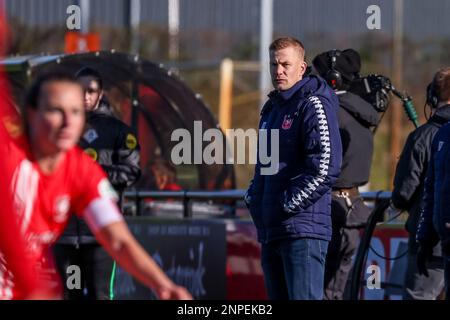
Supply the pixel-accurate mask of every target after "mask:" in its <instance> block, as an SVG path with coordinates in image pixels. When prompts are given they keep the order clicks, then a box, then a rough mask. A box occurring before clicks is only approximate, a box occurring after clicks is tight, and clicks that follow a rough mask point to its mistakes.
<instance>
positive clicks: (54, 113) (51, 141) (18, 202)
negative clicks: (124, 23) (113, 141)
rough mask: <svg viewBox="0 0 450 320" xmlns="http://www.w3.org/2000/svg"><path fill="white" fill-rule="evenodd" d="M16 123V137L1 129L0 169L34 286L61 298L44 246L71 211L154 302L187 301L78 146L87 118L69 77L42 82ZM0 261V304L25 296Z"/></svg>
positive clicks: (48, 77) (41, 79)
mask: <svg viewBox="0 0 450 320" xmlns="http://www.w3.org/2000/svg"><path fill="white" fill-rule="evenodd" d="M2 108H3V110H1V111H0V112H1V114H2V118H3V119H5V118H8V119H12V118H11V117H8V116H5V115H6V114H7V113H8V112H9V114H13V112H11V110H12V109H13V107H12V105H11V104H3V106H2ZM6 108H9V109H8V110H7V109H6ZM22 118H23V129H24V130H23V133H22V134H20V132H21V131H20V130H11V128H17V125H18V124H17V123H13V122H10V123H9V124H6V125H5V124H4V126H5V127H6V128H8V127H9V130H7V131H9V132H8V134H7V137H6V139H3V140H4V141H2V143H0V153H1V154H4V155H8V156H7V157H6V158H7V159H6V160H7V161H5V162H4V163H3V164H2V166H3V168H2V170H3V171H4V172H5V173H6V180H5V181H6V182H7V184H6V185H7V186H8V188H9V189H10V190H12V191H13V196H14V199H13V205H14V214H15V215H16V218H17V221H19V228H20V232H21V234H22V235H23V237H24V239H25V245H26V250H27V253H28V255H29V256H30V259H31V260H32V261H37V263H36V265H35V267H36V270H37V273H38V275H39V277H38V279H39V281H40V283H45V286H46V288H50V289H51V290H53V292H54V293H55V295H56V296H60V294H61V284H60V280H59V277H58V275H57V273H56V271H55V268H54V265H53V259H52V256H51V254H50V250H49V248H50V246H51V245H52V244H53V243H54V242H55V240H56V239H57V238H58V237H59V236H60V234H61V233H62V231H63V230H64V227H65V226H66V224H67V221H68V218H69V215H70V213H71V212H77V213H79V214H80V216H82V217H83V218H84V219H85V220H86V222H87V223H88V225H89V227H90V228H91V230H92V231H93V233H94V235H95V236H96V238H97V239H98V241H99V242H100V243H101V244H102V245H103V246H104V247H105V249H106V250H107V251H108V253H109V254H110V255H111V256H112V257H113V258H114V259H115V260H116V261H117V263H118V264H119V265H121V266H122V267H123V268H124V269H125V270H126V271H127V272H129V273H130V274H132V275H133V276H135V277H136V278H137V279H138V280H140V281H141V282H142V283H144V284H145V285H147V286H148V287H150V288H152V289H153V290H154V291H155V293H156V294H157V295H158V296H159V298H161V299H189V298H191V296H190V295H189V293H188V292H187V291H186V290H185V289H184V288H182V287H179V286H177V285H175V284H174V283H173V282H172V281H171V280H170V279H169V278H168V277H167V276H166V275H165V274H164V273H163V272H162V270H161V269H160V268H159V267H158V266H157V265H156V263H155V262H154V261H153V259H151V258H150V257H149V256H148V255H147V253H146V252H145V251H144V249H143V248H142V247H141V246H140V245H139V244H138V243H137V242H136V240H135V239H134V237H133V236H132V235H131V233H130V231H129V230H128V228H127V226H126V224H125V222H124V221H123V218H122V215H121V214H120V213H119V210H118V208H117V206H116V204H115V200H116V194H115V192H114V190H113V188H112V187H111V185H110V184H109V182H108V179H107V178H106V176H105V174H104V172H103V171H102V170H101V168H100V167H99V166H98V165H97V164H96V163H95V162H94V161H93V160H92V159H91V158H90V157H89V156H87V155H86V154H84V153H83V152H82V150H81V149H79V148H78V147H76V144H77V142H78V140H79V138H80V135H81V133H82V130H83V126H84V121H85V114H84V107H83V90H82V88H81V86H80V85H79V84H78V82H77V81H76V80H75V79H74V78H73V76H72V75H70V74H68V73H65V72H61V71H53V72H49V73H47V74H45V75H42V76H40V77H39V78H38V79H37V80H36V81H35V83H34V84H33V85H32V87H31V88H30V90H29V92H28V94H27V97H26V102H25V105H24V109H23V111H22ZM14 131H15V132H14ZM11 133H12V134H11ZM14 134H15V136H14ZM3 262H4V263H0V269H2V270H4V272H2V273H0V298H2V299H13V298H21V297H24V293H23V292H21V291H20V290H21V288H20V286H17V285H16V283H17V281H15V280H14V279H15V278H14V277H11V273H10V272H9V271H10V262H9V261H8V260H7V259H6V261H3Z"/></svg>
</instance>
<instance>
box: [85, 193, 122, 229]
mask: <svg viewBox="0 0 450 320" xmlns="http://www.w3.org/2000/svg"><path fill="white" fill-rule="evenodd" d="M83 217H84V219H85V220H86V223H87V224H88V226H89V228H90V229H91V231H92V232H93V233H95V232H97V231H99V230H101V229H102V228H104V227H106V226H107V225H110V224H112V223H114V222H119V221H123V216H122V214H121V213H120V212H119V209H118V208H117V205H116V204H115V203H114V202H113V201H112V200H111V199H108V198H104V197H102V198H96V199H94V200H92V201H91V202H90V203H89V205H88V206H87V207H86V209H84V212H83Z"/></svg>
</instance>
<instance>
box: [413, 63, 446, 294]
mask: <svg viewBox="0 0 450 320" xmlns="http://www.w3.org/2000/svg"><path fill="white" fill-rule="evenodd" d="M441 74H442V72H441ZM434 81H435V82H437V85H436V87H437V88H439V92H438V93H437V94H438V96H439V97H440V101H439V106H447V105H448V106H450V74H449V73H448V71H447V74H446V75H444V74H442V76H441V79H436V78H435V80H434ZM449 163H450V123H447V124H445V125H444V126H443V127H442V128H441V129H439V131H438V132H437V133H436V135H435V137H434V139H433V144H432V146H431V159H430V163H429V165H428V170H427V177H426V179H425V186H424V192H423V203H422V211H421V215H420V219H419V226H418V229H417V235H416V240H417V243H418V245H419V246H418V250H417V269H418V271H419V274H423V275H425V276H426V277H428V276H429V274H428V270H427V262H429V261H431V260H432V256H433V248H434V246H436V244H437V243H438V242H439V240H441V247H442V256H443V258H444V281H445V295H446V299H447V300H450V210H449V208H450V197H449V194H450V170H449V168H448V164H449Z"/></svg>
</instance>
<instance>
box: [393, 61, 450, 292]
mask: <svg viewBox="0 0 450 320" xmlns="http://www.w3.org/2000/svg"><path fill="white" fill-rule="evenodd" d="M426 104H427V105H429V106H430V107H431V109H432V115H431V117H430V119H428V121H427V122H426V123H425V124H424V125H422V126H420V127H419V128H417V129H416V130H414V131H413V132H411V133H410V134H409V136H408V138H407V140H406V143H405V147H404V148H403V151H402V154H401V156H400V159H399V161H398V163H397V169H396V172H395V178H394V190H393V191H392V199H391V201H392V205H391V207H393V208H394V209H397V210H405V211H407V212H408V213H409V217H408V220H407V221H406V230H407V231H408V233H409V241H408V267H407V270H406V274H405V283H404V290H403V299H407V300H434V299H436V298H437V296H438V295H439V294H440V293H441V292H442V289H443V288H444V266H443V260H442V252H441V247H440V246H439V245H434V246H433V247H431V248H430V246H428V247H427V249H429V251H430V252H429V253H430V254H429V256H430V257H429V263H428V265H427V267H426V270H425V271H424V273H425V274H428V276H426V275H425V274H420V270H419V268H418V266H417V263H416V261H417V258H418V255H419V256H421V257H423V254H422V253H420V252H418V250H419V246H418V244H417V243H416V231H417V227H418V224H419V218H420V211H421V200H422V195H423V187H424V181H425V177H426V175H427V168H428V165H429V163H430V161H431V148H432V141H433V138H434V137H435V135H436V133H437V132H438V130H439V128H440V127H442V126H443V125H444V124H445V123H447V122H448V121H450V68H444V69H441V70H439V71H438V72H437V73H436V74H435V76H434V78H433V81H432V82H431V83H430V84H429V85H428V87H427V99H426ZM422 249H423V247H422Z"/></svg>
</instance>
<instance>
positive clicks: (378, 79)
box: [348, 74, 392, 112]
mask: <svg viewBox="0 0 450 320" xmlns="http://www.w3.org/2000/svg"><path fill="white" fill-rule="evenodd" d="M391 90H392V83H391V80H390V79H389V78H388V77H385V76H382V75H378V74H369V75H368V76H366V77H359V78H356V79H355V80H353V81H352V82H351V84H350V88H349V89H348V91H350V92H352V93H354V94H356V95H358V96H360V97H361V98H363V99H364V100H366V101H367V102H369V103H370V104H371V105H372V106H373V107H374V108H375V109H376V110H377V111H378V112H385V111H386V110H387V108H388V106H389V92H390V91H391Z"/></svg>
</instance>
